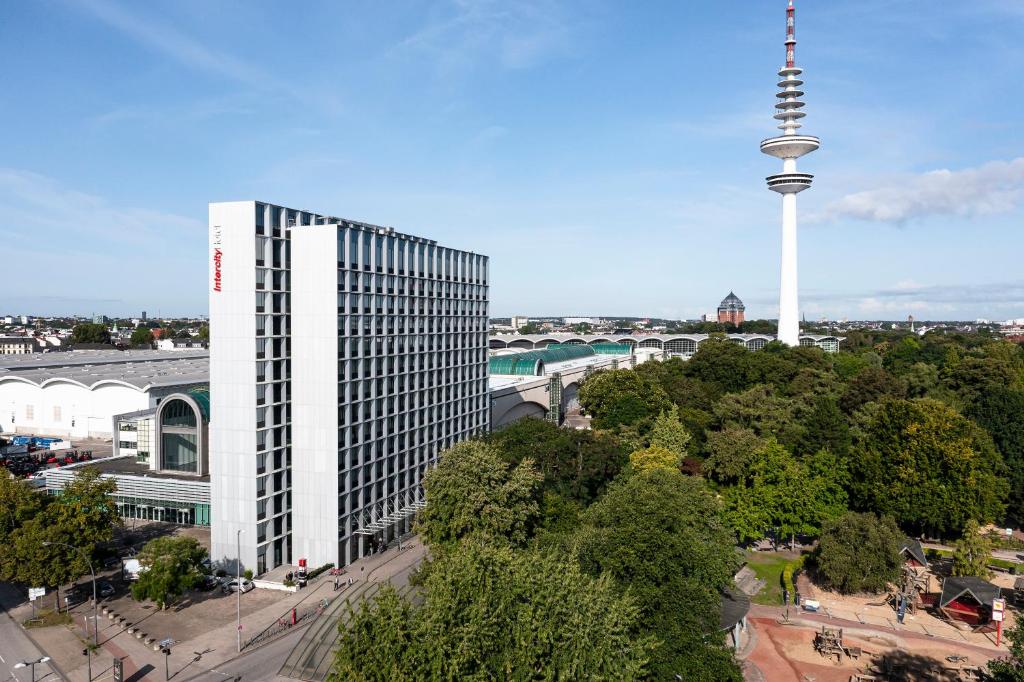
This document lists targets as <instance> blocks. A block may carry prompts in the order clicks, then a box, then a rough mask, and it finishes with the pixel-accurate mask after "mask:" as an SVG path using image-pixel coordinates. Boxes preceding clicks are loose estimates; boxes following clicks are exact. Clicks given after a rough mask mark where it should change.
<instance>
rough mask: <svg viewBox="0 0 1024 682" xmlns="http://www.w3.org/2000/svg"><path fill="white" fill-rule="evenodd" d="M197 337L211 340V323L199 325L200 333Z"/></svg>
mask: <svg viewBox="0 0 1024 682" xmlns="http://www.w3.org/2000/svg"><path fill="white" fill-rule="evenodd" d="M196 337H197V338H198V339H199V340H200V341H209V340H210V325H208V324H204V325H202V326H201V327H199V333H198V334H196Z"/></svg>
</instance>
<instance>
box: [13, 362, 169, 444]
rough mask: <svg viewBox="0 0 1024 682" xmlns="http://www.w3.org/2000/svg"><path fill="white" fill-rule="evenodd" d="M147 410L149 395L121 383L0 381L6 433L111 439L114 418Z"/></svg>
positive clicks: (14, 379) (15, 379)
mask: <svg viewBox="0 0 1024 682" xmlns="http://www.w3.org/2000/svg"><path fill="white" fill-rule="evenodd" d="M28 406H31V407H32V418H31V419H30V418H29V417H28V415H27V412H28ZM147 407H149V394H148V393H147V392H145V391H142V390H140V389H138V388H136V387H134V386H131V385H129V384H124V383H120V382H103V383H101V384H99V385H97V386H96V387H95V388H88V387H85V386H82V385H81V384H79V383H77V382H73V381H66V380H60V379H51V380H47V381H45V382H43V385H42V386H39V385H36V384H34V383H30V382H26V381H23V380H21V379H18V378H15V377H4V378H3V379H0V431H3V432H5V433H10V432H20V433H34V434H38V435H46V436H64V437H71V438H111V437H112V436H113V432H112V429H113V421H112V420H113V417H114V415H115V414H123V413H125V412H134V411H136V410H144V409H146V408H147ZM55 408H59V415H58V414H57V411H58V410H55ZM12 415H13V420H12Z"/></svg>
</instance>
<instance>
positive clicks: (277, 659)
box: [176, 628, 305, 682]
mask: <svg viewBox="0 0 1024 682" xmlns="http://www.w3.org/2000/svg"><path fill="white" fill-rule="evenodd" d="M304 630H305V628H299V629H298V630H296V631H295V632H292V633H289V634H288V635H285V636H284V637H282V638H281V639H276V640H274V641H273V642H270V643H268V644H264V645H263V646H261V647H257V648H256V649H253V650H252V651H250V652H248V653H245V654H242V655H241V656H239V657H238V658H234V659H232V660H230V661H226V662H225V663H222V664H221V665H219V666H217V667H216V668H214V669H212V670H208V669H204V668H203V661H202V659H200V660H199V661H196V662H195V663H193V664H191V665H190V666H189V667H187V668H185V669H184V670H183V671H182V672H181V673H179V674H178V675H177V676H176V679H179V678H181V679H183V682H184V680H195V682H225V680H232V679H240V680H242V681H243V682H245V681H247V680H252V681H253V682H255V681H256V680H260V681H261V682H263V681H267V680H287V681H288V682H295V680H292V679H290V678H287V677H278V675H277V671H278V670H279V669H280V667H281V663H282V662H283V661H284V660H285V659H286V658H288V654H289V653H291V650H292V649H293V648H294V647H295V645H296V644H297V643H298V641H299V639H300V638H301V637H302V632H303V631H304ZM182 676H188V677H184V678H182Z"/></svg>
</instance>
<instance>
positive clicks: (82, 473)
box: [0, 467, 121, 587]
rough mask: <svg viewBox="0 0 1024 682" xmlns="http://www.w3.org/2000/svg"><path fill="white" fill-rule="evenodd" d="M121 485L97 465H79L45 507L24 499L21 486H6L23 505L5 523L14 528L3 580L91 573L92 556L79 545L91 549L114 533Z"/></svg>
mask: <svg viewBox="0 0 1024 682" xmlns="http://www.w3.org/2000/svg"><path fill="white" fill-rule="evenodd" d="M0 490H3V489H0ZM115 491H116V484H115V483H114V481H113V480H110V479H101V478H100V477H99V473H98V472H97V471H96V469H95V468H93V467H86V468H83V469H79V470H78V472H77V473H76V475H75V477H74V478H73V479H72V480H71V481H70V482H69V483H68V484H67V485H66V486H65V487H64V489H63V491H61V494H60V495H58V496H56V497H54V498H52V499H48V500H47V501H45V502H41V503H40V506H39V507H35V506H34V503H31V502H19V501H18V499H17V498H18V496H19V493H17V492H16V491H15V492H11V491H6V492H4V495H5V497H6V496H8V495H11V496H13V499H14V503H15V504H16V505H18V506H16V507H15V510H14V513H13V514H8V515H7V516H6V519H7V520H6V521H5V522H4V524H3V525H4V528H7V529H10V530H9V534H8V536H7V538H6V539H5V543H4V546H5V548H6V551H3V552H0V580H8V581H12V582H20V583H22V584H26V585H32V586H36V587H60V586H61V585H66V584H68V583H71V582H74V581H75V580H77V579H78V578H80V577H81V576H82V575H83V574H84V573H87V572H88V570H89V564H88V562H87V561H86V560H85V558H84V557H83V556H82V555H81V554H80V553H79V552H78V551H76V550H75V549H74V548H75V547H78V548H82V549H84V550H85V551H86V553H87V554H88V552H89V551H91V549H92V548H93V547H94V546H95V545H97V544H99V543H101V542H106V541H108V540H110V539H111V538H112V537H113V531H114V528H115V527H116V526H118V525H120V524H121V519H120V517H119V516H118V515H117V507H116V506H115V504H114V501H113V498H112V497H111V496H112V495H113V493H114V492H115ZM19 521H20V525H18V526H17V527H15V523H18V522H19ZM44 543H51V544H48V545H47V544H44Z"/></svg>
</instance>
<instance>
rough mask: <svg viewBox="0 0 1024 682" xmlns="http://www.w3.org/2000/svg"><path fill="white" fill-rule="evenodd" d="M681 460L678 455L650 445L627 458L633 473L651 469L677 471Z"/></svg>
mask: <svg viewBox="0 0 1024 682" xmlns="http://www.w3.org/2000/svg"><path fill="white" fill-rule="evenodd" d="M682 459H683V458H682V457H681V456H680V455H679V454H678V453H675V452H672V451H671V450H669V449H667V448H663V447H660V446H658V445H652V446H651V447H649V448H644V449H643V450H637V451H636V452H634V453H632V454H631V455H630V456H629V463H630V464H631V465H632V466H633V469H634V470H635V471H650V470H651V469H668V470H670V471H678V470H679V464H680V463H681V462H682Z"/></svg>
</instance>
